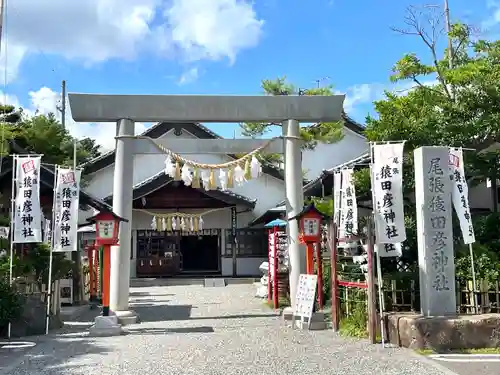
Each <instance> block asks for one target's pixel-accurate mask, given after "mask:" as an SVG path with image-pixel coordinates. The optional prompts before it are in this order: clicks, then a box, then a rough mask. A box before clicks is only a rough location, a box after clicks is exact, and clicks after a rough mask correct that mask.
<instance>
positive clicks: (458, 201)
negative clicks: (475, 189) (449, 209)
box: [449, 148, 476, 245]
mask: <svg viewBox="0 0 500 375" xmlns="http://www.w3.org/2000/svg"><path fill="white" fill-rule="evenodd" d="M449 165H450V173H451V178H452V181H453V186H452V190H451V200H452V202H453V207H455V212H456V213H457V216H458V220H459V221H460V229H461V230H462V236H463V239H464V243H465V244H466V245H468V244H471V243H474V242H476V237H475V235H474V227H473V226H472V220H471V215H470V206H469V187H468V186H467V180H466V179H465V172H464V158H463V152H462V149H461V148H451V149H450V159H449Z"/></svg>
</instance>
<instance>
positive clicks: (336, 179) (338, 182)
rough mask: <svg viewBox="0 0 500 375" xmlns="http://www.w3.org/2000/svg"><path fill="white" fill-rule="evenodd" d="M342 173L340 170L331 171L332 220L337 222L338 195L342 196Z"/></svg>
mask: <svg viewBox="0 0 500 375" xmlns="http://www.w3.org/2000/svg"><path fill="white" fill-rule="evenodd" d="M341 192H342V173H340V171H335V172H333V221H334V223H336V224H339V221H340V220H339V219H340V217H339V213H340V208H341V201H340V199H341V198H340V197H341V196H342V193H341Z"/></svg>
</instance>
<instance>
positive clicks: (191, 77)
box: [178, 68, 199, 85]
mask: <svg viewBox="0 0 500 375" xmlns="http://www.w3.org/2000/svg"><path fill="white" fill-rule="evenodd" d="M198 75H199V71H198V68H191V69H189V70H187V71H185V72H184V73H182V75H181V76H180V78H179V81H178V84H179V85H187V84H189V83H193V82H194V81H196V80H197V79H198Z"/></svg>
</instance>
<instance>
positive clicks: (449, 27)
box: [444, 0, 453, 69]
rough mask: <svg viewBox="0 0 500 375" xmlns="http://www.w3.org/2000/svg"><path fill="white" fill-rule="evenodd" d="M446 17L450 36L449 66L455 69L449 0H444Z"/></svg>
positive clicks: (447, 30)
mask: <svg viewBox="0 0 500 375" xmlns="http://www.w3.org/2000/svg"><path fill="white" fill-rule="evenodd" d="M444 19H445V23H446V36H447V37H448V67H449V68H450V69H453V45H452V43H451V36H450V32H451V21H450V7H449V4H448V0H444Z"/></svg>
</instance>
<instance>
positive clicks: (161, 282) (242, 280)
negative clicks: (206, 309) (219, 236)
mask: <svg viewBox="0 0 500 375" xmlns="http://www.w3.org/2000/svg"><path fill="white" fill-rule="evenodd" d="M214 278H217V279H224V281H225V284H226V285H235V284H236V285H238V284H253V283H254V282H256V281H258V280H260V279H259V278H254V277H234V278H233V277H224V278H223V277H220V276H219V277H214ZM207 279H209V278H206V277H204V278H201V277H200V278H198V277H197V278H187V277H175V278H168V279H166V278H161V279H156V278H135V279H131V280H130V286H131V287H132V288H140V287H151V286H176V285H200V286H203V285H205V280H207Z"/></svg>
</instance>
